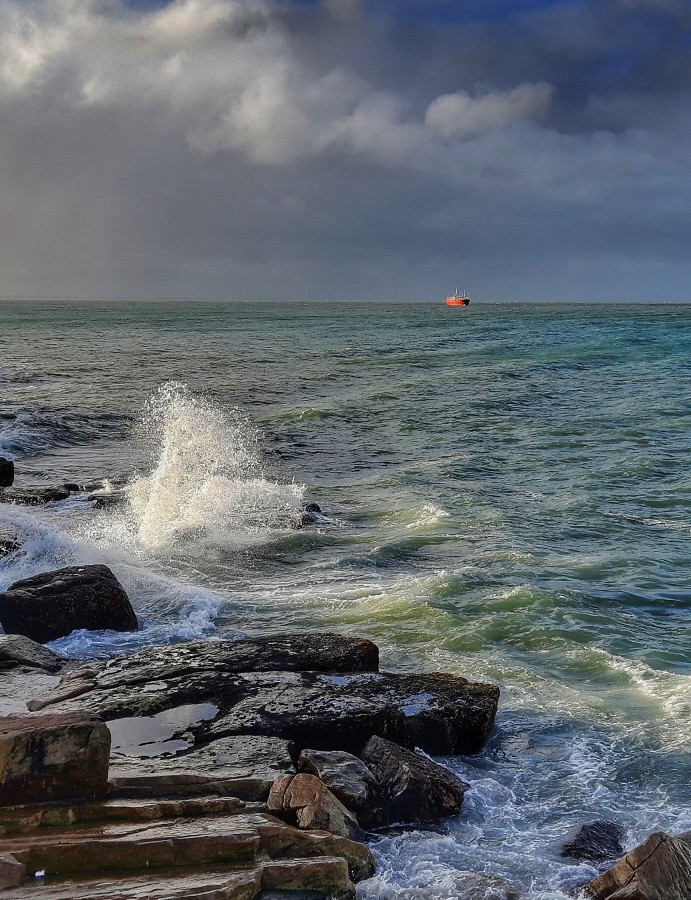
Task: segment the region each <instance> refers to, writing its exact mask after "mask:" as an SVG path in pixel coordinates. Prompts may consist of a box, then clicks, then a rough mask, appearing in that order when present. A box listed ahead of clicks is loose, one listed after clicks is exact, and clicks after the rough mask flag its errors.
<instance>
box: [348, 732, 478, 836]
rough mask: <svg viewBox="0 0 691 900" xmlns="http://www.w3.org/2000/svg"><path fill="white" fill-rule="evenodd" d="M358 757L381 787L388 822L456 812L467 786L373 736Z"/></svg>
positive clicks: (429, 762) (427, 818)
mask: <svg viewBox="0 0 691 900" xmlns="http://www.w3.org/2000/svg"><path fill="white" fill-rule="evenodd" d="M360 757H361V759H362V760H363V762H364V763H365V764H366V765H367V768H368V769H369V770H370V771H371V773H372V774H373V775H374V777H375V778H376V779H377V781H378V782H379V784H380V786H381V789H382V793H383V796H384V809H385V811H386V813H387V815H388V818H389V821H390V822H406V823H412V822H429V821H431V820H433V819H440V818H443V817H445V816H453V815H455V814H456V813H458V812H459V811H460V809H461V806H462V804H463V794H464V793H465V791H466V790H467V788H468V785H466V784H465V783H464V782H462V781H461V780H460V778H457V777H456V776H455V775H454V774H453V773H452V772H449V770H448V769H445V768H444V767H443V766H440V765H439V764H438V763H435V762H433V761H432V760H430V759H427V758H426V757H424V756H421V755H420V754H418V753H414V752H412V751H411V750H406V749H404V748H403V747H398V746H397V745H396V744H394V743H392V742H391V741H387V740H384V739H383V738H380V737H377V736H375V737H373V738H371V739H370V740H369V741H368V742H367V745H366V746H365V748H364V750H363V751H362V753H361V754H360Z"/></svg>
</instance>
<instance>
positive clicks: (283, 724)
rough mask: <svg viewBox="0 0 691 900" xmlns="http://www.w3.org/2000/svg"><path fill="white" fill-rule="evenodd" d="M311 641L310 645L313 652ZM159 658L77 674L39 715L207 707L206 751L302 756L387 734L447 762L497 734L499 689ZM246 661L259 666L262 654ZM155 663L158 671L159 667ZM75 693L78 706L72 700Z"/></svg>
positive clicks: (352, 748)
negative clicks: (292, 751)
mask: <svg viewBox="0 0 691 900" xmlns="http://www.w3.org/2000/svg"><path fill="white" fill-rule="evenodd" d="M310 637H312V636H310V635H305V636H304V642H305V643H308V642H309V639H310ZM274 640H275V639H271V642H273V641H274ZM284 641H285V642H286V643H288V640H287V639H284ZM289 641H290V643H292V645H293V647H294V648H295V649H294V651H293V653H292V654H287V658H286V662H288V663H289V664H291V665H292V666H293V667H295V666H296V662H297V661H298V660H299V657H300V645H301V642H302V637H301V636H299V635H291V636H290V637H289ZM238 643H239V644H242V643H244V642H238ZM249 643H254V644H257V643H258V642H249ZM218 646H219V645H215V647H218ZM228 646H230V647H232V644H230V643H229V644H227V645H226V647H228ZM211 647H214V645H211ZM255 649H256V647H255ZM155 650H156V652H155V653H153V654H149V653H147V652H146V651H145V652H143V653H142V654H138V655H137V656H134V657H129V658H125V659H119V660H113V661H111V663H108V664H106V665H104V666H102V667H101V668H100V669H98V670H97V671H96V673H95V676H94V677H91V676H85V675H83V674H82V673H81V672H80V670H77V671H75V672H73V673H71V674H70V675H69V676H68V677H66V678H65V679H63V681H62V682H61V684H60V686H59V688H58V690H56V691H55V693H54V694H53V695H51V696H48V697H44V698H42V699H41V700H39V701H38V702H37V703H32V704H31V706H30V708H31V709H32V710H36V709H40V708H48V707H50V708H55V709H61V710H69V709H81V710H90V711H94V712H96V713H98V715H100V716H101V717H102V718H104V719H115V718H119V717H121V716H126V715H139V716H144V715H152V714H154V713H157V712H160V711H161V710H164V709H170V708H171V707H174V706H181V705H183V704H192V703H204V702H207V703H214V704H215V705H216V706H218V708H219V715H218V716H217V717H216V718H215V719H214V721H213V722H205V723H204V722H203V723H201V724H200V725H199V726H196V727H195V728H194V729H193V731H194V734H195V739H196V742H197V743H206V742H208V741H210V740H215V739H217V738H220V737H227V736H229V735H236V734H262V735H270V736H275V737H281V738H284V739H285V740H289V741H293V743H294V744H295V747H296V750H297V751H298V752H300V751H301V750H304V749H305V748H306V747H311V748H314V749H318V750H346V751H348V752H350V753H358V752H359V750H361V748H362V747H363V746H364V745H365V744H366V743H367V741H368V740H369V739H370V737H372V735H373V734H380V735H384V736H386V737H387V738H389V739H390V740H393V741H395V742H396V743H398V744H402V745H405V746H408V747H421V748H422V749H423V750H425V751H426V752H427V753H437V754H443V753H477V752H479V751H480V750H481V749H482V748H483V747H484V745H485V743H486V741H487V738H488V737H489V735H490V733H491V730H492V726H493V724H494V718H495V715H496V710H497V702H498V698H499V689H498V688H497V687H496V686H495V685H488V684H473V683H471V682H469V681H467V680H466V679H465V678H461V677H460V676H457V675H444V674H441V673H432V674H427V675H409V674H404V675H399V674H387V673H353V674H351V673H346V674H326V673H324V674H322V673H319V672H314V671H310V672H293V671H291V672H278V671H268V672H265V671H260V672H257V671H253V672H248V671H241V672H236V671H232V669H233V668H235V667H237V666H242V665H243V662H242V660H239V659H238V660H236V662H235V663H233V662H226V661H224V655H225V654H226V653H227V654H228V656H229V657H230V658H231V659H232V655H233V654H232V651H231V650H225V649H220V650H217V649H215V648H214V649H212V650H210V651H209V652H208V653H205V652H204V651H203V650H201V649H200V653H199V658H197V659H195V655H194V654H191V655H188V654H183V656H179V655H178V648H177V647H166V648H155ZM216 654H219V656H216ZM167 655H169V658H170V662H169V663H168V664H166V663H165V659H166V656H167ZM241 655H242V653H241V651H238V656H241ZM246 655H250V656H253V655H254V650H252V651H251V652H250V653H249V654H246ZM303 659H304V657H303ZM154 660H158V661H159V665H156V666H153V665H152V662H153V661H154ZM214 660H215V661H214ZM304 661H305V662H306V663H307V664H308V665H309V664H311V662H312V661H311V660H304ZM181 663H182V664H181ZM265 663H266V664H267V665H272V664H274V665H279V664H281V660H280V659H279V658H278V656H276V657H275V658H274V660H271V658H270V656H269V658H268V659H266V660H265ZM71 692H73V693H77V694H79V696H72V699H69V697H70V693H71Z"/></svg>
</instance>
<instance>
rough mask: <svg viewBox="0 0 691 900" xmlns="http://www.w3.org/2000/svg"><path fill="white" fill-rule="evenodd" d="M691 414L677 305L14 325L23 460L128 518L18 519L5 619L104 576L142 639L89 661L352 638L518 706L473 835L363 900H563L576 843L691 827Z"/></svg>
mask: <svg viewBox="0 0 691 900" xmlns="http://www.w3.org/2000/svg"><path fill="white" fill-rule="evenodd" d="M690 398H691V307H687V306H682V305H676V306H673V305H662V304H650V305H598V306H594V305H570V306H566V305H559V304H479V303H478V304H475V305H471V306H470V307H469V308H468V309H460V310H454V309H447V308H445V307H444V306H443V305H440V304H436V305H434V304H376V303H366V304H335V305H334V304H331V305H329V304H322V305H319V304H302V303H296V304H284V305H278V304H243V303H205V302H190V303H144V302H108V303H107V302H60V303H46V302H38V301H37V302H31V303H29V302H15V303H9V302H4V303H1V304H0V401H1V403H0V455H5V456H9V457H11V458H12V459H14V460H15V464H16V469H17V483H18V484H24V483H29V482H31V483H45V484H53V483H60V482H63V481H77V482H79V481H83V480H90V479H95V478H98V479H104V481H103V489H104V490H106V491H108V490H120V489H122V490H124V496H125V502H124V503H121V504H119V505H114V506H112V507H109V508H106V509H96V508H94V504H93V503H92V502H90V501H88V500H87V499H86V494H81V495H79V494H77V495H72V496H71V497H70V499H69V500H66V501H64V502H61V503H56V504H51V505H49V506H48V507H46V508H44V509H26V508H21V507H15V506H10V505H0V523H1V522H8V523H11V524H12V525H13V526H14V527H15V528H17V529H18V530H19V531H20V532H21V533H22V535H23V537H24V544H23V546H22V549H21V550H20V551H19V552H16V553H14V554H11V555H10V556H8V557H5V558H4V559H3V560H0V589H3V588H4V587H6V586H7V585H9V584H11V583H12V582H13V581H16V580H17V579H19V578H24V577H27V576H29V575H33V574H36V573H38V572H41V571H45V570H49V569H53V568H57V567H60V566H65V565H71V564H77V563H95V562H103V563H106V564H107V565H109V566H110V567H111V568H112V569H113V571H114V572H115V574H116V575H117V577H118V578H119V579H120V581H121V582H122V583H123V584H124V586H125V588H126V589H127V591H128V593H129V595H130V597H131V599H132V601H133V604H134V606H135V607H136V610H137V613H138V615H139V617H140V620H141V623H142V627H141V630H140V631H139V632H138V633H137V634H113V633H105V632H104V633H88V632H75V633H74V634H72V635H70V636H69V637H68V638H64V639H62V640H60V641H56V642H55V643H54V644H53V645H52V646H53V647H54V649H55V650H57V651H59V652H60V653H63V654H65V655H68V656H73V657H89V656H99V657H103V656H108V655H111V654H113V653H116V652H123V651H130V650H135V649H136V648H138V647H141V646H143V645H146V644H151V643H162V642H163V643H165V642H168V641H179V640H186V639H190V638H195V637H207V638H210V639H213V638H220V637H225V638H232V637H237V636H242V635H253V634H265V633H267V632H269V631H280V630H303V629H309V630H315V631H318V630H323V629H329V630H332V631H333V630H335V631H340V632H343V633H347V634H354V635H362V636H366V637H369V638H372V639H373V640H375V641H376V642H377V643H378V644H379V645H380V647H381V648H382V665H383V666H384V667H386V668H391V669H398V670H428V671H434V670H443V671H449V672H455V673H458V674H461V675H464V676H467V677H469V678H471V679H476V680H484V681H493V682H496V683H498V684H499V685H500V686H501V689H502V698H501V704H500V710H499V715H498V719H497V727H496V730H495V732H494V735H493V737H492V739H491V741H490V743H489V745H488V747H487V749H486V750H485V751H484V752H483V753H481V754H479V755H478V756H474V757H467V758H461V759H453V760H447V763H448V765H449V766H450V767H451V768H453V769H454V770H455V771H457V772H458V774H460V775H461V776H462V777H463V778H464V779H465V780H466V781H468V782H469V783H470V785H471V788H470V790H469V792H468V793H467V794H466V798H465V803H464V807H463V811H462V813H461V815H460V816H458V817H456V818H454V819H451V820H448V821H447V822H446V823H444V825H443V827H440V828H435V829H433V830H427V829H422V830H417V831H405V832H401V833H391V834H388V835H386V836H381V837H379V838H377V839H376V840H375V842H374V844H373V851H374V853H375V856H376V857H377V861H378V866H379V868H378V873H377V875H376V876H375V877H374V878H373V879H371V880H370V881H368V882H365V883H363V884H362V885H361V886H360V887H359V896H360V897H362V898H367V900H374V898H380V900H396V898H398V897H404V896H406V894H405V893H404V891H405V889H406V888H410V887H411V886H419V887H420V890H421V893H422V894H423V895H425V896H429V897H430V898H435V900H444V898H452V897H454V896H455V894H454V888H453V875H454V872H456V871H458V870H461V871H473V872H484V873H488V874H493V875H500V876H504V877H505V878H507V879H508V880H509V881H511V882H512V883H513V884H515V885H516V886H518V887H519V888H521V889H522V890H523V891H524V892H525V895H526V897H528V898H531V900H540V898H541V900H546V898H554V900H557V898H565V897H566V896H567V893H566V892H567V891H571V890H573V888H574V886H575V885H577V884H580V883H582V882H584V881H585V880H587V879H589V878H591V877H593V876H594V875H595V874H596V872H597V871H598V869H597V867H596V866H594V865H592V864H590V863H583V862H581V863H579V862H576V861H569V860H565V859H562V858H561V857H560V855H559V850H560V846H561V843H562V841H563V839H564V837H565V835H566V834H567V833H568V831H569V830H570V828H571V827H572V826H574V825H577V824H580V823H584V822H588V821H592V820H594V819H602V818H606V819H610V820H612V821H615V822H617V823H619V824H620V825H622V826H623V827H624V828H625V829H626V839H625V845H626V847H627V848H630V847H633V846H634V845H635V844H636V843H638V842H640V841H641V840H642V839H643V838H644V837H646V836H647V835H648V834H649V833H650V832H652V831H654V830H657V829H663V830H667V831H669V832H672V833H675V832H680V831H683V830H685V829H689V828H691V786H690V785H691V747H690V739H689V714H690V712H691V655H690V654H691V651H690V649H689V648H690V647H691V568H690V565H689V564H690V561H691V475H690V466H691V404H690ZM307 501H314V502H317V503H319V504H320V506H321V508H322V512H323V515H322V516H321V517H320V518H319V519H318V521H317V522H316V523H315V524H312V525H308V526H306V527H304V528H302V529H296V528H295V527H294V525H295V522H296V521H298V520H299V518H300V514H301V509H302V504H303V503H304V502H307Z"/></svg>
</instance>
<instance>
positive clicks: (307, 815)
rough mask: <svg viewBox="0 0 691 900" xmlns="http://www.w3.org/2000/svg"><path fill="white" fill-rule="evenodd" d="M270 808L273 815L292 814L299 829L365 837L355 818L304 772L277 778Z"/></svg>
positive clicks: (349, 836) (270, 799)
mask: <svg viewBox="0 0 691 900" xmlns="http://www.w3.org/2000/svg"><path fill="white" fill-rule="evenodd" d="M267 806H268V808H269V810H270V811H271V812H277V813H292V814H293V815H294V816H295V818H296V819H297V824H298V827H300V828H309V829H317V830H319V831H328V832H330V833H331V834H338V835H340V836H341V837H346V838H351V839H352V840H356V841H357V840H362V839H363V837H364V833H363V831H362V829H361V828H360V827H359V825H358V823H357V821H356V820H355V818H354V817H353V816H352V815H351V814H350V813H349V812H348V810H347V809H346V808H345V806H344V805H343V804H342V803H341V801H340V800H338V799H337V798H336V797H335V796H334V795H333V794H332V793H331V791H330V790H329V789H328V788H327V786H326V785H325V784H324V783H323V782H322V781H320V780H319V779H318V778H317V777H316V776H314V775H308V774H306V773H304V772H302V773H300V774H299V775H284V776H283V777H282V778H279V779H277V780H276V781H275V782H274V784H273V785H272V787H271V793H270V794H269V799H268V803H267Z"/></svg>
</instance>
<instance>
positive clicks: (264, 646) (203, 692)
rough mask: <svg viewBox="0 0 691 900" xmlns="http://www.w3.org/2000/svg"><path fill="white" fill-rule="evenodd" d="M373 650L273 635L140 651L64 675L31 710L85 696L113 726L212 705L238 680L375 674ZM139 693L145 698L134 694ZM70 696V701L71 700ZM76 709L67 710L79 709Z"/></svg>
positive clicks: (329, 638) (318, 637) (366, 644)
mask: <svg viewBox="0 0 691 900" xmlns="http://www.w3.org/2000/svg"><path fill="white" fill-rule="evenodd" d="M378 666H379V650H378V648H377V646H376V644H373V643H372V642H371V641H367V640H363V639H361V638H351V637H343V636H342V635H337V634H328V633H325V634H281V635H274V636H269V637H264V638H249V639H246V640H239V641H190V642H189V643H186V644H168V645H165V646H163V647H148V648H147V649H146V650H142V651H140V652H139V653H135V654H132V655H130V656H121V657H116V658H115V659H111V660H109V661H108V662H95V663H93V664H92V665H91V666H89V667H81V668H79V669H77V670H75V671H73V672H71V673H70V674H69V675H68V676H67V677H66V678H65V679H64V680H63V682H62V684H61V685H60V687H59V688H58V690H57V691H56V692H55V694H54V695H52V696H50V697H46V698H44V699H43V700H41V701H38V702H37V703H36V704H34V705H33V706H32V708H33V709H42V708H43V707H44V706H48V705H53V704H60V703H64V702H65V701H66V700H67V699H68V697H67V696H66V695H69V696H76V694H83V693H86V692H87V691H91V694H90V696H89V698H88V701H87V699H86V698H84V701H83V704H85V708H86V707H93V708H94V709H96V708H97V709H98V710H99V715H101V716H103V717H104V718H107V719H114V718H117V717H118V716H124V715H131V714H134V715H149V714H152V713H156V712H160V711H161V710H163V709H170V708H171V707H173V706H179V705H181V704H183V703H197V702H200V703H201V702H206V701H209V702H214V700H215V698H216V697H223V696H225V695H226V694H227V691H228V690H230V688H231V686H232V684H234V683H235V679H234V678H233V676H234V675H235V674H236V673H239V672H265V671H272V670H276V671H284V672H290V671H302V670H309V671H313V672H339V673H340V672H376V671H377V668H378ZM142 684H146V685H147V690H146V691H145V692H142V691H141V688H140V686H141V685H142ZM75 692H76V693H75ZM81 705H82V704H76V705H75V704H72V708H79V706H81Z"/></svg>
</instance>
